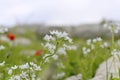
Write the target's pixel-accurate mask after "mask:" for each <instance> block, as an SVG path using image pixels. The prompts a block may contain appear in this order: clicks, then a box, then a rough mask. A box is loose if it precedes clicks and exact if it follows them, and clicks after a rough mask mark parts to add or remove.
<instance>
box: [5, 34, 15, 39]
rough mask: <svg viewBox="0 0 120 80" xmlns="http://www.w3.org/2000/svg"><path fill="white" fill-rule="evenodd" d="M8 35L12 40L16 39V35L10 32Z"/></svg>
mask: <svg viewBox="0 0 120 80" xmlns="http://www.w3.org/2000/svg"><path fill="white" fill-rule="evenodd" d="M7 37H8V38H9V39H10V40H11V41H14V40H15V35H14V34H11V33H8V34H7Z"/></svg>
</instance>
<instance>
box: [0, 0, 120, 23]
mask: <svg viewBox="0 0 120 80" xmlns="http://www.w3.org/2000/svg"><path fill="white" fill-rule="evenodd" d="M102 18H106V19H114V20H120V0H0V24H3V25H13V24H17V23H19V24H22V23H46V24H80V23H88V22H89V23H90V22H98V21H100V20H101V19H102Z"/></svg>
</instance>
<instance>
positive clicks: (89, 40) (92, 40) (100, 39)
mask: <svg viewBox="0 0 120 80" xmlns="http://www.w3.org/2000/svg"><path fill="white" fill-rule="evenodd" d="M101 41H102V38H101V37H97V38H94V39H88V40H87V42H86V43H87V45H91V44H92V43H96V42H101Z"/></svg>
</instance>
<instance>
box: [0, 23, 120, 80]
mask: <svg viewBox="0 0 120 80" xmlns="http://www.w3.org/2000/svg"><path fill="white" fill-rule="evenodd" d="M110 31H111V38H110V39H106V38H102V37H99V36H98V37H96V38H91V39H82V38H72V37H70V36H69V34H68V33H66V32H64V31H59V30H52V31H49V34H46V35H45V36H44V37H42V38H40V39H38V38H36V36H35V33H34V32H31V31H29V30H27V31H26V33H25V34H24V35H19V34H15V33H14V30H13V31H9V29H7V28H4V27H0V80H66V79H67V78H68V77H70V76H73V75H77V74H81V75H82V77H81V79H78V80H90V79H92V78H93V77H94V76H95V73H96V71H97V69H98V68H99V65H100V64H101V63H102V62H103V61H105V60H107V59H108V58H109V57H111V56H117V57H119V50H120V48H119V46H120V45H119V39H115V38H114V32H115V31H116V26H114V25H110ZM20 38H27V39H29V40H30V41H31V43H30V44H27V45H25V43H22V40H21V42H20V41H19V42H18V43H17V40H18V39H20ZM106 66H107V65H106ZM106 73H107V71H106ZM107 74H109V73H107ZM104 80H120V79H119V77H111V78H108V76H107V75H106V77H105V79H104Z"/></svg>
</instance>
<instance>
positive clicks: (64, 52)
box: [57, 47, 66, 55]
mask: <svg viewBox="0 0 120 80" xmlns="http://www.w3.org/2000/svg"><path fill="white" fill-rule="evenodd" d="M57 53H58V54H63V55H66V51H65V48H62V47H61V48H59V49H58V51H57Z"/></svg>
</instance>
